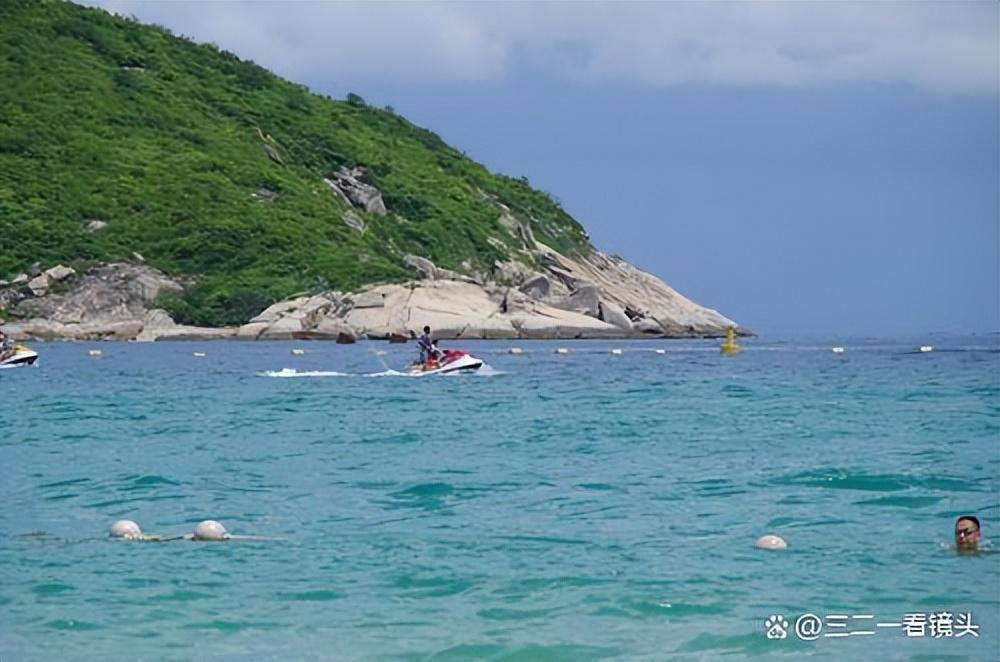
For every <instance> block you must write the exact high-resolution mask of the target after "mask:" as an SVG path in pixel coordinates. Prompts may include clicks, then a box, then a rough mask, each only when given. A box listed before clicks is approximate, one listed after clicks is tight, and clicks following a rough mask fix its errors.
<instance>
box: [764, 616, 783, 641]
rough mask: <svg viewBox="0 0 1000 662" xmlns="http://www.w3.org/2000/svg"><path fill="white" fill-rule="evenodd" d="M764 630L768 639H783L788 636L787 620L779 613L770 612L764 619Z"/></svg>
mask: <svg viewBox="0 0 1000 662" xmlns="http://www.w3.org/2000/svg"><path fill="white" fill-rule="evenodd" d="M764 632H765V633H766V634H767V638H768V639H784V638H785V637H787V636H788V621H787V620H785V617H784V616H782V615H781V614H771V615H770V616H768V617H767V620H766V621H764Z"/></svg>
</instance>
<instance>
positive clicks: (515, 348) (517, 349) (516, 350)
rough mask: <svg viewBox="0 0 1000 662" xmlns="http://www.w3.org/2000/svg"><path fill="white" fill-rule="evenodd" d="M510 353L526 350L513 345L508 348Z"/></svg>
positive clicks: (521, 352)
mask: <svg viewBox="0 0 1000 662" xmlns="http://www.w3.org/2000/svg"><path fill="white" fill-rule="evenodd" d="M508 353H509V354H524V350H523V349H521V348H520V347H511V348H510V349H509V350H508Z"/></svg>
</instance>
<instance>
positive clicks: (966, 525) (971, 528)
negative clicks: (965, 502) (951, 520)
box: [955, 518, 979, 549]
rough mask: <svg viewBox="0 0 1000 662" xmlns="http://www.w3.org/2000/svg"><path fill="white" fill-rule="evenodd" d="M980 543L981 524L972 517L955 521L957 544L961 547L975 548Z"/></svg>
mask: <svg viewBox="0 0 1000 662" xmlns="http://www.w3.org/2000/svg"><path fill="white" fill-rule="evenodd" d="M978 544H979V526H978V525H977V524H976V523H975V522H973V521H972V520H971V519H965V518H963V519H960V520H958V521H957V522H955V545H956V546H957V547H958V548H959V549H975V548H976V546H977V545H978Z"/></svg>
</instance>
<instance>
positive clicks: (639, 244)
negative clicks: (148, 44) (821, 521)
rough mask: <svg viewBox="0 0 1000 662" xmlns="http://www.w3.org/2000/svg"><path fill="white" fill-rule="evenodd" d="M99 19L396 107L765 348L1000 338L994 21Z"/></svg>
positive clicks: (356, 6)
mask: <svg viewBox="0 0 1000 662" xmlns="http://www.w3.org/2000/svg"><path fill="white" fill-rule="evenodd" d="M86 4H90V5H95V6H101V7H104V8H106V9H108V10H110V11H114V12H117V13H120V14H124V15H132V16H135V17H137V18H139V19H140V20H142V21H143V22H149V23H156V24H159V25H163V26H165V27H168V28H170V29H171V30H172V31H173V32H174V33H175V34H180V35H185V36H187V37H190V38H192V39H194V40H196V41H200V42H201V41H209V42H213V43H215V44H217V45H218V46H220V47H221V48H224V49H226V50H230V51H232V52H234V53H236V54H237V55H239V56H240V57H242V58H244V59H250V60H253V61H254V62H257V63H258V64H260V65H262V66H264V67H267V68H268V69H271V70H272V71H275V72H276V73H278V74H279V75H281V76H283V77H285V78H288V79H290V80H294V81H296V82H299V83H303V84H305V85H307V86H308V87H310V88H311V89H312V90H313V91H315V92H317V93H321V94H326V95H329V96H332V97H335V98H343V97H345V96H346V95H347V93H348V92H353V93H355V94H359V95H361V96H362V97H364V98H365V99H366V100H367V101H368V102H369V103H371V104H373V105H379V106H385V105H391V106H392V107H393V108H394V109H395V111H396V112H397V113H399V114H400V115H403V116H404V117H406V118H407V119H409V120H410V121H412V122H413V123H415V124H417V125H420V126H424V127H427V128H429V129H431V130H433V131H435V132H436V133H438V134H439V135H440V136H441V137H442V138H443V139H444V140H445V141H446V142H448V143H449V144H451V145H452V146H454V147H456V148H458V149H461V150H463V151H464V152H465V153H466V154H467V155H468V156H469V157H470V158H472V159H474V160H476V161H478V162H480V163H482V164H484V165H486V166H487V167H488V168H490V169H491V170H493V171H495V172H501V173H504V174H508V175H512V176H518V177H520V176H526V177H528V179H529V180H530V182H531V183H532V185H534V186H535V187H537V188H541V189H543V190H545V191H548V192H549V193H551V194H552V195H554V196H555V197H556V198H557V199H558V200H559V201H560V202H561V204H562V205H563V207H564V208H565V209H566V210H567V211H568V212H569V213H570V214H572V215H573V216H574V217H575V218H576V219H577V220H578V221H580V222H581V223H582V224H583V225H584V227H585V228H586V229H587V231H588V232H589V233H590V236H591V239H592V241H593V243H594V244H595V246H596V247H598V248H599V249H601V250H603V251H605V252H608V253H615V254H618V255H621V256H622V257H624V258H625V259H627V260H628V261H630V262H632V263H633V264H635V265H636V266H639V267H641V268H643V269H645V270H647V271H650V272H652V273H654V274H656V275H657V276H659V277H660V278H662V279H663V280H664V281H666V282H667V283H669V284H670V285H671V286H673V287H674V288H675V289H677V290H678V291H680V292H681V293H682V294H684V295H686V296H688V297H689V298H692V299H694V300H695V301H697V302H698V303H700V304H702V305H705V306H708V307H710V308H714V309H717V310H719V311H720V312H722V313H723V314H725V315H727V316H728V317H730V318H732V319H734V320H736V321H737V322H739V323H740V324H742V325H743V326H746V327H748V328H751V329H753V330H754V331H757V332H758V333H761V334H763V335H771V336H775V335H783V334H823V335H830V336H837V335H844V336H859V335H893V334H903V333H906V334H922V333H933V332H960V333H969V332H974V333H989V332H997V331H1000V3H996V2H990V1H986V2H963V1H961V0H958V1H954V2H936V1H934V0H926V1H920V2H904V1H898V2H878V3H876V2H850V1H842V2H825V3H820V2H791V1H785V2H763V1H762V2H666V1H664V2H532V3H528V2H492V3H485V2H481V3H480V2H371V3H354V2H294V3H278V2H267V1H264V0H257V1H253V2H239V1H235V0H232V1H229V2H185V1H173V2H157V1H155V0H143V1H135V0H89V1H88V2H87V3H86Z"/></svg>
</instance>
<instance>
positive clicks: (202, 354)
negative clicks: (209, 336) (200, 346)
mask: <svg viewBox="0 0 1000 662" xmlns="http://www.w3.org/2000/svg"><path fill="white" fill-rule="evenodd" d="M194 355H195V356H197V357H198V358H199V359H203V358H205V352H195V353H194Z"/></svg>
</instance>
